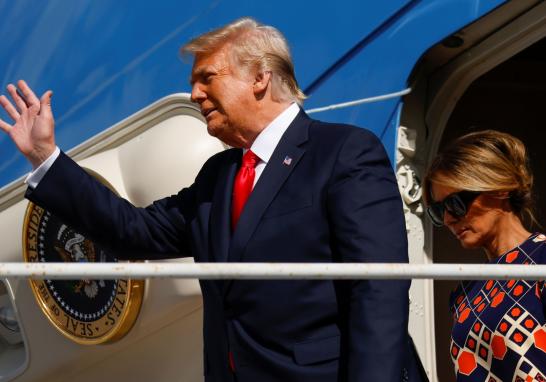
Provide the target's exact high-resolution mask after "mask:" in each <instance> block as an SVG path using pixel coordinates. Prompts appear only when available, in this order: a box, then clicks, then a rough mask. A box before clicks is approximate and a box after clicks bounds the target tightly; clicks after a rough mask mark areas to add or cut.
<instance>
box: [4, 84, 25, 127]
mask: <svg viewBox="0 0 546 382" xmlns="http://www.w3.org/2000/svg"><path fill="white" fill-rule="evenodd" d="M7 90H8V93H9V95H10V96H11V99H13V102H15V105H16V106H17V108H18V109H19V113H22V112H24V111H25V110H26V109H28V106H27V104H26V103H25V101H23V99H22V98H21V97H19V94H17V89H16V88H15V86H13V85H12V84H9V85H8V87H7ZM10 104H11V103H10ZM6 111H7V109H6ZM19 113H18V114H19ZM10 116H11V115H10ZM12 118H13V119H15V118H14V117H12Z"/></svg>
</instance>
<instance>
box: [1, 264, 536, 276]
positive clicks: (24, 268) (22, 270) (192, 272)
mask: <svg viewBox="0 0 546 382" xmlns="http://www.w3.org/2000/svg"><path fill="white" fill-rule="evenodd" d="M0 278H10V279H11V278H32V279H61V280H70V279H120V278H135V279H143V278H181V279H197V278H198V279H210V280H212V279H247V280H249V279H254V280H256V279H268V280H271V279H278V280H288V279H315V280H321V279H322V280H324V279H435V280H462V279H464V280H486V279H497V280H509V279H525V280H542V279H546V265H532V266H529V265H510V264H508V265H507V264H503V265H498V264H405V263H373V264H372V263H179V262H166V261H161V262H146V263H128V262H127V263H125V262H118V263H0Z"/></svg>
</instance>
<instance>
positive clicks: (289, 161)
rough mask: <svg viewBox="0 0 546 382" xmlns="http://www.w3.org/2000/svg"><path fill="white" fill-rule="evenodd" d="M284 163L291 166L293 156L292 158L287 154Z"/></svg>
mask: <svg viewBox="0 0 546 382" xmlns="http://www.w3.org/2000/svg"><path fill="white" fill-rule="evenodd" d="M282 164H284V165H285V166H290V165H291V164H292V158H290V157H289V156H288V155H287V156H285V157H284V160H283V161H282Z"/></svg>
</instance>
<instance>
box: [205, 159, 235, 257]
mask: <svg viewBox="0 0 546 382" xmlns="http://www.w3.org/2000/svg"><path fill="white" fill-rule="evenodd" d="M240 160H241V150H237V149H233V150H232V154H231V156H230V157H229V158H228V160H227V161H226V162H225V163H224V164H223V166H222V168H221V169H220V172H219V175H218V182H217V183H216V187H215V189H214V197H213V200H212V207H211V216H210V228H209V229H210V233H211V234H210V235H211V236H210V237H211V241H212V243H211V246H212V256H213V259H214V260H213V261H216V262H225V261H227V259H228V250H229V247H230V238H231V219H230V216H231V195H232V192H233V180H234V179H235V174H236V172H237V169H238V168H239V164H240Z"/></svg>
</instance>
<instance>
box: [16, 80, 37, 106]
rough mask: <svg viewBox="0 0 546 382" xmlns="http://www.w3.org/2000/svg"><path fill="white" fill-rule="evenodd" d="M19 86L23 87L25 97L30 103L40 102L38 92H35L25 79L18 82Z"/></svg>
mask: <svg viewBox="0 0 546 382" xmlns="http://www.w3.org/2000/svg"><path fill="white" fill-rule="evenodd" d="M17 86H18V87H19V89H21V91H22V92H23V95H24V96H25V98H26V99H27V101H28V103H29V104H30V105H36V104H38V103H39V102H40V100H39V99H38V97H36V94H34V92H33V91H32V89H31V88H30V87H29V86H28V85H27V83H26V82H25V81H23V80H19V81H18V82H17Z"/></svg>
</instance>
